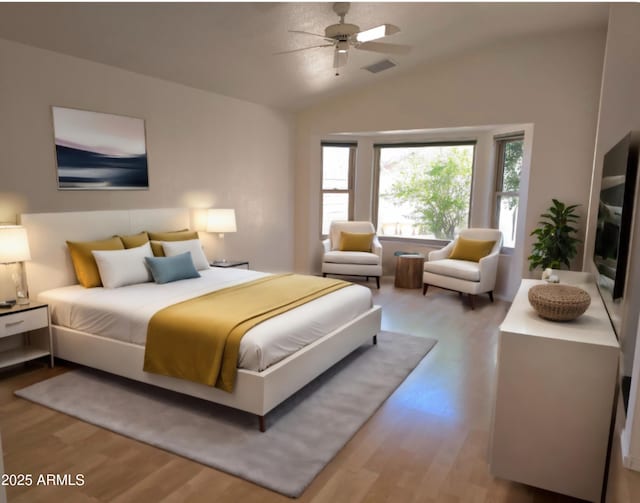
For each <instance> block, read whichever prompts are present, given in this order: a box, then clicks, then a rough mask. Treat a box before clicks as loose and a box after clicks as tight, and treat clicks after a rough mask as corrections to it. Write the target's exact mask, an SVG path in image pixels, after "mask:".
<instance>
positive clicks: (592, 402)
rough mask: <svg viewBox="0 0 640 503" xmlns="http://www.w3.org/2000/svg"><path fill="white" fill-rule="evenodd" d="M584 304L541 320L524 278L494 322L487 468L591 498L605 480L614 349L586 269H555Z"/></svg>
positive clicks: (498, 474)
mask: <svg viewBox="0 0 640 503" xmlns="http://www.w3.org/2000/svg"><path fill="white" fill-rule="evenodd" d="M559 275H560V281H561V283H564V284H571V285H575V286H578V287H580V288H582V289H584V290H586V291H587V292H588V293H589V295H590V296H591V305H590V307H589V308H588V309H587V311H586V312H585V313H584V314H583V315H582V316H581V317H579V318H578V319H577V320H574V321H571V322H553V321H546V320H544V319H542V318H540V317H539V316H538V315H537V313H536V312H535V311H534V309H533V308H532V307H531V305H530V304H529V300H528V297H527V294H528V291H529V288H531V287H532V286H534V285H536V284H540V283H542V281H538V280H523V281H522V284H521V285H520V289H519V290H518V293H517V294H516V297H515V299H514V300H513V304H512V306H511V309H510V310H509V312H508V314H507V316H506V318H505V320H504V322H503V323H502V325H501V326H500V337H499V346H498V368H497V382H496V389H495V405H494V415H493V425H492V436H491V445H490V454H489V458H490V459H489V463H490V469H491V473H492V474H493V475H494V476H496V477H499V478H503V479H507V480H513V481H516V482H521V483H524V484H528V485H531V486H535V487H540V488H543V489H547V490H550V491H554V492H557V493H561V494H565V495H569V496H573V497H576V498H581V499H584V500H588V501H593V502H598V501H600V498H601V492H602V487H603V482H604V477H605V465H606V459H607V450H608V443H609V432H610V426H611V419H612V412H613V406H614V398H615V396H616V386H617V372H618V360H619V353H620V350H619V346H618V342H617V340H616V337H615V333H614V332H613V329H612V328H611V324H610V322H609V318H608V316H607V312H606V310H605V308H604V304H603V303H602V299H601V298H600V295H599V292H598V289H597V287H596V285H595V282H594V281H593V279H592V277H591V275H590V274H588V273H570V272H561V273H559Z"/></svg>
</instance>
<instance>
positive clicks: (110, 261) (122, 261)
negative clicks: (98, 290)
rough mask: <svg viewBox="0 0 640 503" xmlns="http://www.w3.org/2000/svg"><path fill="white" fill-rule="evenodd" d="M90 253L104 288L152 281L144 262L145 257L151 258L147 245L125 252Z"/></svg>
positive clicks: (95, 251)
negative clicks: (94, 260)
mask: <svg viewBox="0 0 640 503" xmlns="http://www.w3.org/2000/svg"><path fill="white" fill-rule="evenodd" d="M91 253H93V257H94V258H95V259H96V264H98V271H100V279H102V285H103V286H104V287H105V288H118V287H119V286H125V285H135V284H136V283H147V282H149V281H153V278H152V277H151V273H150V272H149V269H147V266H146V264H145V261H144V258H145V257H153V252H152V251H151V245H150V244H149V243H145V244H143V245H142V246H138V247H137V248H129V249H127V250H93V251H92V252H91Z"/></svg>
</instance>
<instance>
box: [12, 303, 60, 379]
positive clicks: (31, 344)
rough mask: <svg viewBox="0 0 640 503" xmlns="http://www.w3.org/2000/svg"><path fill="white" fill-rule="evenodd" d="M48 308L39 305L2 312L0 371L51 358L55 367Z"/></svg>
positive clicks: (29, 305)
mask: <svg viewBox="0 0 640 503" xmlns="http://www.w3.org/2000/svg"><path fill="white" fill-rule="evenodd" d="M52 348H53V346H52V339H51V325H50V323H49V306H48V305H47V304H41V303H39V302H32V303H30V304H27V305H15V306H13V307H11V308H9V309H0V369H3V368H5V367H9V366H11V365H16V364H18V363H23V362H27V361H29V360H35V359H36V358H41V357H43V356H49V365H50V366H51V367H53V349H52Z"/></svg>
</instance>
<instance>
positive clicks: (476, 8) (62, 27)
mask: <svg viewBox="0 0 640 503" xmlns="http://www.w3.org/2000/svg"><path fill="white" fill-rule="evenodd" d="M607 16H608V6H607V5H606V4H598V3H528V4H525V3H352V5H351V8H350V11H349V13H348V14H347V16H346V19H345V21H346V22H348V23H353V24H356V25H359V26H360V27H361V28H362V29H366V28H370V27H373V26H376V25H379V24H382V23H391V24H394V25H396V26H398V27H400V29H401V31H400V32H399V33H397V34H395V35H392V36H390V37H388V38H387V39H385V41H388V42H392V43H399V44H409V45H411V46H412V47H413V50H412V51H411V52H410V53H409V54H407V55H392V56H388V57H389V58H390V59H392V60H393V61H394V62H395V63H396V64H397V66H396V67H395V68H393V69H390V70H387V71H385V72H382V73H379V74H375V75H374V74H371V73H369V72H367V71H365V70H363V69H362V67H363V66H366V65H370V64H373V63H376V62H378V61H380V60H382V59H384V58H385V57H387V56H385V55H383V54H377V53H372V52H364V51H355V50H351V51H350V55H349V62H348V64H347V66H346V67H345V68H344V69H343V70H342V71H341V74H340V75H339V76H335V72H334V70H333V51H332V48H315V49H310V50H308V51H301V52H294V53H291V54H284V55H274V53H275V52H279V51H286V50H291V49H297V48H299V47H305V46H309V45H315V44H318V41H320V42H322V40H321V39H317V38H315V37H312V36H309V35H304V34H296V33H289V32H288V30H303V31H309V32H313V33H324V28H325V27H326V26H327V25H330V24H333V23H336V22H337V21H338V17H337V16H336V14H335V13H334V12H333V10H332V4H331V3H62V4H58V3H40V4H39V3H3V4H0V38H5V39H9V40H14V41H17V42H21V43H24V44H28V45H33V46H36V47H40V48H44V49H49V50H52V51H56V52H61V53H64V54H68V55H71V56H76V57H79V58H84V59H88V60H92V61H96V62H99V63H104V64H107V65H112V66H116V67H119V68H123V69H127V70H130V71H133V72H138V73H142V74H145V75H150V76H153V77H158V78H161V79H165V80H169V81H173V82H178V83H181V84H185V85H188V86H192V87H195V88H199V89H204V90H207V91H212V92H216V93H220V94H224V95H227V96H232V97H236V98H239V99H243V100H248V101H252V102H255V103H261V104H264V105H269V106H275V107H280V108H286V109H296V108H300V107H304V106H307V105H310V104H313V103H315V102H317V101H318V100H321V99H323V98H325V97H327V96H330V95H332V94H337V93H339V92H342V91H344V90H347V89H353V88H355V87H357V86H361V85H367V84H368V83H371V82H375V81H377V80H380V79H384V78H387V77H388V76H390V75H394V74H398V73H399V72H406V71H408V70H410V69H412V68H414V67H416V66H418V65H424V64H426V63H428V62H429V61H432V60H434V59H436V58H442V57H448V56H449V55H451V54H454V53H457V52H461V51H466V50H469V49H472V48H473V47H476V46H479V45H484V44H490V43H495V42H500V41H503V42H505V43H508V40H509V39H511V38H513V37H520V36H544V35H545V34H546V33H551V32H557V31H562V30H573V29H581V28H584V29H587V28H592V27H601V28H604V27H606V23H607Z"/></svg>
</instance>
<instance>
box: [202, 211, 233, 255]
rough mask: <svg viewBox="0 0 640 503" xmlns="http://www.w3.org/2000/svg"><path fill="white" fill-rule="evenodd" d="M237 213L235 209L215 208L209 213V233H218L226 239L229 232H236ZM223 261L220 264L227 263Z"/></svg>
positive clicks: (221, 237)
mask: <svg viewBox="0 0 640 503" xmlns="http://www.w3.org/2000/svg"><path fill="white" fill-rule="evenodd" d="M236 231H237V227H236V211H235V210H234V209H221V208H213V209H210V210H208V211H207V232H217V233H218V237H219V238H220V239H224V235H225V233H227V232H236ZM225 261H226V259H224V258H223V259H221V260H220V262H225Z"/></svg>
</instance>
